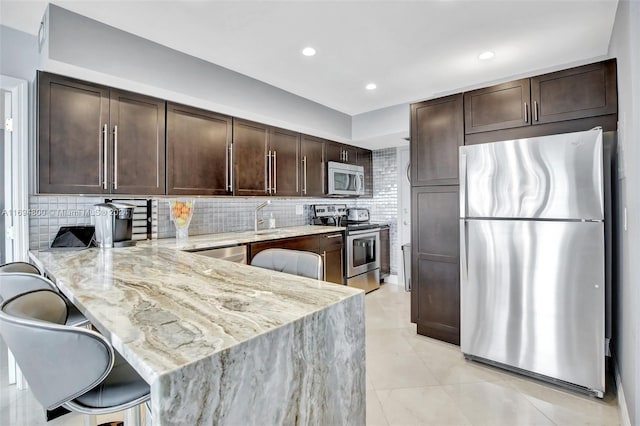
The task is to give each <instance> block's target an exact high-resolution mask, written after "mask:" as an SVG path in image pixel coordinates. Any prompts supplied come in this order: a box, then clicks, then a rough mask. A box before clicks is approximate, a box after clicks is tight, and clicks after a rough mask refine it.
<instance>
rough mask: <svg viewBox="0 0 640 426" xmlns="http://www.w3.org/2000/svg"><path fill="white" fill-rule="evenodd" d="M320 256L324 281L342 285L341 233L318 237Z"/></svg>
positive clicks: (342, 251) (342, 244)
mask: <svg viewBox="0 0 640 426" xmlns="http://www.w3.org/2000/svg"><path fill="white" fill-rule="evenodd" d="M320 255H321V256H322V261H323V264H324V280H325V281H329V282H331V283H336V284H344V280H345V276H344V240H343V237H342V233H341V232H339V233H335V234H328V235H322V236H320Z"/></svg>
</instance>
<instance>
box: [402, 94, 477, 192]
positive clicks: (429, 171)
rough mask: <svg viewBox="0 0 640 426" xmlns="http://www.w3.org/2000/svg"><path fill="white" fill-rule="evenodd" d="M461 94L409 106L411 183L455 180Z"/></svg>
mask: <svg viewBox="0 0 640 426" xmlns="http://www.w3.org/2000/svg"><path fill="white" fill-rule="evenodd" d="M462 117H463V116H462V94H457V95H453V96H447V97H445V98H439V99H433V100H430V101H425V102H420V103H417V104H412V105H411V185H412V186H421V185H451V184H457V183H458V147H459V146H461V145H462V144H463V142H464V129H463V121H462V120H463V118H462Z"/></svg>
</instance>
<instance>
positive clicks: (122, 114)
mask: <svg viewBox="0 0 640 426" xmlns="http://www.w3.org/2000/svg"><path fill="white" fill-rule="evenodd" d="M109 121H110V123H111V141H112V152H113V155H112V156H111V158H112V159H113V161H112V179H111V180H110V181H111V183H112V190H111V192H112V193H114V194H145V195H158V194H164V193H165V187H166V186H165V169H166V165H165V133H164V131H165V101H163V100H161V99H155V98H150V97H148V96H142V95H138V94H135V93H129V92H122V91H119V90H113V89H112V90H111V104H110V120H109Z"/></svg>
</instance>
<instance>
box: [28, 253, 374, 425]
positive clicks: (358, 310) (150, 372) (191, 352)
mask: <svg viewBox="0 0 640 426" xmlns="http://www.w3.org/2000/svg"><path fill="white" fill-rule="evenodd" d="M32 258H33V259H35V260H36V262H37V263H38V264H39V265H40V266H41V267H43V268H44V270H45V271H46V272H47V273H48V274H49V275H50V276H51V277H52V279H54V281H55V282H56V284H57V285H58V286H59V288H60V289H61V291H62V292H63V293H65V295H67V296H68V297H69V298H70V299H71V300H72V302H73V303H74V304H76V305H77V306H78V307H79V309H80V310H81V311H82V312H83V313H85V314H86V315H87V317H88V318H89V319H90V320H91V321H92V323H93V324H94V325H95V326H96V327H97V328H98V329H99V330H100V331H101V332H102V333H103V334H105V335H106V336H108V337H109V338H110V339H111V341H112V343H113V345H114V347H115V348H116V349H117V350H118V351H119V352H120V353H121V354H122V355H123V356H124V358H125V359H127V361H129V362H130V363H131V364H132V365H133V366H134V368H136V370H137V371H138V372H139V373H140V374H141V375H142V376H143V378H144V379H145V380H146V381H147V382H148V383H150V384H151V385H152V400H153V401H156V404H154V408H153V410H154V412H156V413H157V415H156V416H154V424H158V425H165V424H185V423H184V422H181V420H180V419H182V418H185V419H187V418H188V419H189V421H188V422H189V424H237V421H239V419H240V417H237V416H241V412H236V409H237V408H236V407H239V405H237V404H238V402H239V401H244V402H246V403H250V405H248V406H246V407H245V410H244V411H243V412H244V413H245V415H250V413H258V414H259V413H262V414H260V415H261V416H263V419H264V416H267V417H268V418H269V420H267V423H263V424H269V423H270V422H271V420H273V421H274V422H275V423H279V422H280V421H284V422H287V421H286V419H288V418H293V417H291V416H294V417H296V418H298V419H300V420H303V419H306V420H304V421H302V422H301V424H313V423H314V422H315V421H314V419H316V418H322V419H325V420H328V419H329V417H327V416H330V415H336V416H341V417H342V416H346V417H344V418H343V419H346V418H347V417H350V418H353V420H354V421H355V423H354V424H358V423H363V422H364V406H365V399H364V388H365V386H364V381H363V379H362V378H363V377H364V294H363V292H362V291H360V290H357V289H353V288H350V287H346V286H341V285H335V284H330V283H326V282H323V281H317V280H312V279H308V278H303V277H298V276H294V275H288V274H283V273H279V272H274V271H268V270H265V269H260V268H254V267H251V266H247V265H240V264H236V263H231V262H226V261H223V260H217V259H212V258H208V257H204V256H199V255H196V254H192V253H187V252H182V251H179V250H176V249H169V248H162V247H157V246H137V247H129V248H118V249H109V250H100V249H89V250H84V251H79V252H46V251H42V252H33V253H32ZM318 354H319V355H318ZM316 356H317V358H315V357H316ZM278 360H279V361H278ZM276 361H277V362H276ZM322 368H334V369H335V371H334V373H333V374H329V375H326V374H325V372H323V371H322ZM305 386H307V387H308V390H307V391H306V393H307V394H304V391H305V389H306V388H305ZM291 387H293V388H291ZM325 387H326V388H327V389H329V388H331V392H324V393H323V391H322V389H324V388H325ZM234 389H235V392H236V394H235V396H234V393H233V390H234ZM230 390H231V392H230ZM249 391H253V398H254V399H255V401H253V402H251V399H249V400H247V401H245V399H244V395H245V394H246V395H251V393H250V392H249ZM285 391H286V392H290V393H291V394H292V395H294V394H295V396H296V397H295V398H294V399H293V400H290V399H289V398H288V397H287V398H285V397H282V396H280V397H278V396H277V395H279V394H280V393H281V392H285ZM247 392H249V393H247ZM311 394H313V395H315V397H313V398H311V396H310V395H311ZM215 395H218V396H215ZM167 397H169V398H170V400H171V402H168V401H167V400H165V398H167ZM296 398H297V399H296ZM309 398H311V400H310V401H308V400H307V399H309ZM352 398H355V399H354V400H353V401H351V404H350V405H346V404H347V402H348V401H349V400H350V399H352ZM303 399H304V401H303ZM339 399H344V402H340V401H339ZM285 400H286V401H285ZM159 401H160V403H158V402H159ZM197 401H199V402H197ZM269 401H271V402H269ZM314 401H315V404H314V403H313V402H314ZM232 402H233V403H232ZM285 402H286V404H285ZM251 404H254V405H255V404H259V405H260V404H261V405H260V406H261V407H263V409H264V410H266V411H262V412H261V411H260V410H252V408H251ZM274 404H276V405H274ZM277 404H284V405H282V406H278V405H277ZM309 404H311V405H309ZM318 404H320V405H318ZM247 410H248V411H249V414H247ZM282 410H284V411H282ZM316 411H317V412H316ZM360 411H361V412H360ZM285 412H290V413H292V414H289V415H285V414H283V413H285ZM233 413H235V414H233ZM319 413H320V414H319ZM322 413H324V414H322ZM331 413H335V414H331ZM360 414H362V416H360ZM184 416H186V417H184ZM212 416H213V417H212ZM225 416H228V418H229V421H228V422H227V421H225V422H220V421H218V420H219V419H222V418H226V417H225ZM287 416H289V417H287ZM314 416H315V417H314ZM318 416H319V417H318ZM175 419H177V420H175ZM215 419H218V420H215ZM174 420H175V421H174ZM258 420H259V419H258V418H256V419H255V421H256V422H258ZM234 422H236V423H234ZM331 423H332V422H331ZM349 423H351V422H349ZM247 424H248V423H247ZM256 424H257V423H256Z"/></svg>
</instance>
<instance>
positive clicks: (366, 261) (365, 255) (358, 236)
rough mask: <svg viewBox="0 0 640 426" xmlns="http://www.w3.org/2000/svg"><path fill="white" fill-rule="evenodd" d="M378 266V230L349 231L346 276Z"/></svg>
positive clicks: (361, 272)
mask: <svg viewBox="0 0 640 426" xmlns="http://www.w3.org/2000/svg"><path fill="white" fill-rule="evenodd" d="M378 268H380V230H379V229H376V230H371V229H367V230H364V231H350V232H349V233H348V235H347V276H348V277H353V276H355V275H359V274H363V273H365V272H368V271H372V270H374V269H378Z"/></svg>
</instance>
